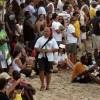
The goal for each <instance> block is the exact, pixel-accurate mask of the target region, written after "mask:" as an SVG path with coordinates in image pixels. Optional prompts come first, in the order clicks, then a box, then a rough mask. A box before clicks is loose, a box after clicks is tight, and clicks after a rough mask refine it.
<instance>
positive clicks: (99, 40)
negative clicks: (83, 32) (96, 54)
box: [92, 35, 100, 50]
mask: <svg viewBox="0 0 100 100" xmlns="http://www.w3.org/2000/svg"><path fill="white" fill-rule="evenodd" d="M92 40H93V48H94V49H96V48H97V49H99V50H100V36H99V35H95V36H93V37H92Z"/></svg>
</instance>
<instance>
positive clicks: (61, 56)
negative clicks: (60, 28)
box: [58, 44, 73, 70]
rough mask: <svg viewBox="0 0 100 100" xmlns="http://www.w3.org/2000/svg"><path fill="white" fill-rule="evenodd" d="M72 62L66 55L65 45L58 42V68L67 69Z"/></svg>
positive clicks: (70, 66)
mask: <svg viewBox="0 0 100 100" xmlns="http://www.w3.org/2000/svg"><path fill="white" fill-rule="evenodd" d="M72 66H73V63H72V62H71V61H70V59H69V58H68V56H67V53H66V52H65V45H64V44H60V45H59V51H58V70H60V69H67V68H68V67H69V68H72Z"/></svg>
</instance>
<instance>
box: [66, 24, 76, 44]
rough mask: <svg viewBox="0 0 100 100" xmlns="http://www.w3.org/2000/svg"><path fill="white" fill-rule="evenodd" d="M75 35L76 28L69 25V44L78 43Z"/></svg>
mask: <svg viewBox="0 0 100 100" xmlns="http://www.w3.org/2000/svg"><path fill="white" fill-rule="evenodd" d="M73 33H75V27H74V26H73V25H72V24H69V25H68V27H67V43H68V44H70V43H77V38H76V37H74V36H73Z"/></svg>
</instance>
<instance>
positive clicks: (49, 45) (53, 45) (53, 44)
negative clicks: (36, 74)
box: [35, 36, 58, 61]
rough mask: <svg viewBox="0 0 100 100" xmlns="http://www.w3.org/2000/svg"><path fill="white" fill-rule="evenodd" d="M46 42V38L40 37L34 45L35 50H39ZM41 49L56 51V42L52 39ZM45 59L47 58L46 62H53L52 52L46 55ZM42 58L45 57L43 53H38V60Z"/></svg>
mask: <svg viewBox="0 0 100 100" xmlns="http://www.w3.org/2000/svg"><path fill="white" fill-rule="evenodd" d="M47 40H48V38H45V36H42V37H40V38H39V39H38V40H37V41H36V44H35V48H41V47H42V46H43V45H44V44H45V43H46V41H47ZM43 49H50V50H51V49H58V45H57V42H56V41H55V39H54V38H52V39H51V40H50V41H49V42H48V43H47V44H46V45H45V46H44V47H43ZM46 55H47V57H48V61H54V54H53V52H50V53H47V54H46ZM43 56H45V54H43V53H40V54H39V55H38V58H42V57H43Z"/></svg>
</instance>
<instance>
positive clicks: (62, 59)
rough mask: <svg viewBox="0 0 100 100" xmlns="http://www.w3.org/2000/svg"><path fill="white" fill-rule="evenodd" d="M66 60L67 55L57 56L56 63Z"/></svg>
mask: <svg viewBox="0 0 100 100" xmlns="http://www.w3.org/2000/svg"><path fill="white" fill-rule="evenodd" d="M66 59H68V57H67V54H66V53H65V54H60V53H59V54H58V62H60V61H65V60H66Z"/></svg>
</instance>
